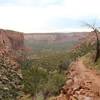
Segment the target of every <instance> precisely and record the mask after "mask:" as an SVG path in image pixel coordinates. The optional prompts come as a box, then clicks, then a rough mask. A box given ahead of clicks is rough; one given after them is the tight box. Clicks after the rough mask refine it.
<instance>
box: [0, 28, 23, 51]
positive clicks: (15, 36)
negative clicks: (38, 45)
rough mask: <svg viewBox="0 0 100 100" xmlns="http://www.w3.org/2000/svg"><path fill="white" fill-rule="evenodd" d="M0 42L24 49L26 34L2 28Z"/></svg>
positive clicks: (11, 47)
mask: <svg viewBox="0 0 100 100" xmlns="http://www.w3.org/2000/svg"><path fill="white" fill-rule="evenodd" d="M0 44H2V45H4V46H5V47H6V48H10V49H13V50H17V49H22V48H23V46H24V35H23V33H20V32H15V31H10V30H3V29H0Z"/></svg>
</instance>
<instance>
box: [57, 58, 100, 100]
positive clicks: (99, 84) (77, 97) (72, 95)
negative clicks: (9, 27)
mask: <svg viewBox="0 0 100 100" xmlns="http://www.w3.org/2000/svg"><path fill="white" fill-rule="evenodd" d="M67 77H68V80H67V82H66V84H65V86H64V87H63V89H62V92H61V94H60V95H59V96H58V97H57V98H56V100H100V74H97V72H96V71H95V70H93V69H89V68H87V67H86V66H85V65H84V63H83V61H82V59H79V60H77V61H76V62H73V63H72V64H71V66H70V69H69V71H68V72H67Z"/></svg>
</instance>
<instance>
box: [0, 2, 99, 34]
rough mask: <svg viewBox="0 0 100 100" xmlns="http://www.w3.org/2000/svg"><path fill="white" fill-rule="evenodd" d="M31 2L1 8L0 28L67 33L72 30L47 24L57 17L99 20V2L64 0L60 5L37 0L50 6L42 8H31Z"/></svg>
mask: <svg viewBox="0 0 100 100" xmlns="http://www.w3.org/2000/svg"><path fill="white" fill-rule="evenodd" d="M33 1H34V0H17V1H16V4H20V6H18V5H14V6H13V5H12V6H11V5H10V6H9V5H8V6H7V5H6V6H1V7H0V28H7V29H13V30H18V31H23V32H40V31H42V32H43V31H55V30H56V31H62V30H64V31H65V30H66V31H67V30H72V29H71V28H70V29H58V28H54V27H52V26H50V25H49V22H50V21H52V19H55V18H58V17H59V18H72V19H78V20H81V18H82V17H85V16H91V17H95V18H99V19H100V13H99V9H100V6H99V4H100V0H64V2H62V4H61V5H58V4H57V5H54V4H52V3H55V2H56V1H57V0H55V2H53V0H42V1H41V0H39V1H40V3H39V2H37V3H39V4H41V3H42V5H43V4H50V5H48V6H44V7H43V6H34V5H33V6H32V4H33ZM35 3H36V2H35ZM22 4H24V6H21V5H22ZM51 4H52V5H51ZM25 5H31V6H25ZM52 23H53V22H52ZM76 30H77V29H76Z"/></svg>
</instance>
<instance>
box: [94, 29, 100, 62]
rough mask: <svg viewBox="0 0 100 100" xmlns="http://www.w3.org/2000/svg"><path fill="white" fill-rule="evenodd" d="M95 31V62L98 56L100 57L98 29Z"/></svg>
mask: <svg viewBox="0 0 100 100" xmlns="http://www.w3.org/2000/svg"><path fill="white" fill-rule="evenodd" d="M95 33H96V39H97V40H96V57H95V62H97V61H98V58H99V57H100V45H99V36H98V31H97V30H95Z"/></svg>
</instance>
